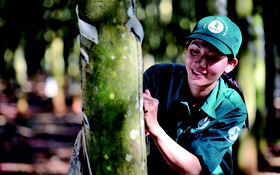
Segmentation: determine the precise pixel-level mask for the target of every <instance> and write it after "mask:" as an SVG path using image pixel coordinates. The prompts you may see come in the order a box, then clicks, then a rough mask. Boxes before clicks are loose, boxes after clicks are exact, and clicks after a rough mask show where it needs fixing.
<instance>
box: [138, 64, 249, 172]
mask: <svg viewBox="0 0 280 175" xmlns="http://www.w3.org/2000/svg"><path fill="white" fill-rule="evenodd" d="M145 89H149V90H150V92H151V95H152V97H154V98H156V99H158V100H159V107H158V121H159V124H160V125H161V127H162V128H163V129H164V130H165V131H166V133H167V134H168V135H169V136H170V137H171V138H173V139H174V140H175V141H176V142H177V143H178V144H180V145H181V146H183V147H184V148H185V149H187V150H188V151H189V152H191V153H192V154H194V155H196V156H197V158H198V159H199V161H200V163H201V165H202V168H203V172H202V174H232V155H231V150H230V147H231V146H232V144H233V143H234V142H235V141H236V139H237V138H238V136H239V135H240V133H241V131H242V128H243V125H244V123H245V120H246V118H247V116H248V113H247V109H246V106H245V103H244V101H243V100H242V98H241V96H240V95H239V94H238V93H237V92H236V91H235V90H233V89H232V88H229V87H228V85H227V84H226V83H225V81H224V80H223V79H222V78H220V79H219V80H218V82H217V84H216V86H215V88H214V89H213V90H212V92H211V93H210V94H209V96H208V97H207V99H206V100H205V101H204V102H203V103H202V104H198V105H196V106H195V107H192V103H193V102H192V95H191V92H190V89H189V86H188V80H187V72H186V68H185V66H184V65H179V64H156V65H153V66H152V67H150V68H149V69H147V70H146V71H145V73H144V77H143V90H145ZM149 142H150V143H149V144H150V153H149V155H148V159H147V161H148V174H149V175H172V174H177V173H176V172H175V171H174V170H173V169H172V168H171V167H170V166H169V165H168V164H167V163H166V161H165V160H164V158H163V156H162V155H161V153H160V152H159V150H158V148H157V147H156V145H155V143H154V142H153V139H152V138H150V139H149Z"/></svg>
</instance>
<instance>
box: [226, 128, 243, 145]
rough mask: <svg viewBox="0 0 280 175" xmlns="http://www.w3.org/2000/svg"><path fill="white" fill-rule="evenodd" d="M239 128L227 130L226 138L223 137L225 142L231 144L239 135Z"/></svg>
mask: <svg viewBox="0 0 280 175" xmlns="http://www.w3.org/2000/svg"><path fill="white" fill-rule="evenodd" d="M239 131H240V127H239V126H234V127H232V128H230V129H229V130H228V137H226V136H225V139H227V141H229V142H231V143H233V142H234V141H235V140H236V139H237V138H238V135H239Z"/></svg>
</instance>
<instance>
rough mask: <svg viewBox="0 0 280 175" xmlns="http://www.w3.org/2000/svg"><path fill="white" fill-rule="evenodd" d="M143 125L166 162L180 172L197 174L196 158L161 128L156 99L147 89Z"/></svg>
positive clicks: (197, 162)
mask: <svg viewBox="0 0 280 175" xmlns="http://www.w3.org/2000/svg"><path fill="white" fill-rule="evenodd" d="M143 103H144V104H143V106H144V110H147V111H148V112H147V113H145V125H146V130H147V132H148V133H149V134H150V135H151V136H152V138H153V139H154V141H155V143H156V145H157V147H158V149H159V150H160V152H161V154H162V155H163V157H164V158H165V160H166V161H167V162H168V164H169V165H170V166H171V167H172V168H173V169H174V170H175V171H177V172H178V173H180V174H182V175H183V174H184V175H187V174H199V173H200V172H201V169H202V168H201V165H200V162H199V160H198V158H197V157H196V156H195V155H193V154H191V153H190V152H189V151H187V150H186V149H184V148H183V147H181V146H180V145H178V144H177V143H176V142H175V141H174V140H173V139H171V138H170V137H169V136H168V135H167V134H166V133H165V131H164V130H163V129H162V128H161V126H160V125H159V123H158V121H157V109H158V100H157V99H154V98H152V97H151V95H150V92H149V90H146V91H145V93H144V94H143Z"/></svg>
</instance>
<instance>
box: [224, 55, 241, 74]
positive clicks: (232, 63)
mask: <svg viewBox="0 0 280 175" xmlns="http://www.w3.org/2000/svg"><path fill="white" fill-rule="evenodd" d="M237 64H238V60H237V58H233V60H232V61H229V62H228V65H227V67H226V69H225V72H226V73H229V72H231V71H232V70H233V69H234V68H235V66H236V65H237Z"/></svg>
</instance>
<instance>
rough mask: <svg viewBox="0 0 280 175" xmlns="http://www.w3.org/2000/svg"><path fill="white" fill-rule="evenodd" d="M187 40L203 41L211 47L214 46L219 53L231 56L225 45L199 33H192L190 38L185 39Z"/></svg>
mask: <svg viewBox="0 0 280 175" xmlns="http://www.w3.org/2000/svg"><path fill="white" fill-rule="evenodd" d="M187 39H201V40H204V41H206V42H208V43H210V44H212V45H213V46H215V47H216V48H217V49H218V50H219V51H221V52H222V53H223V54H225V55H230V54H233V53H232V52H231V50H230V49H229V48H228V47H227V45H225V44H224V43H223V42H222V41H220V40H219V39H217V38H215V37H212V36H209V35H203V34H200V33H193V34H191V35H190V36H188V37H187Z"/></svg>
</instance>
